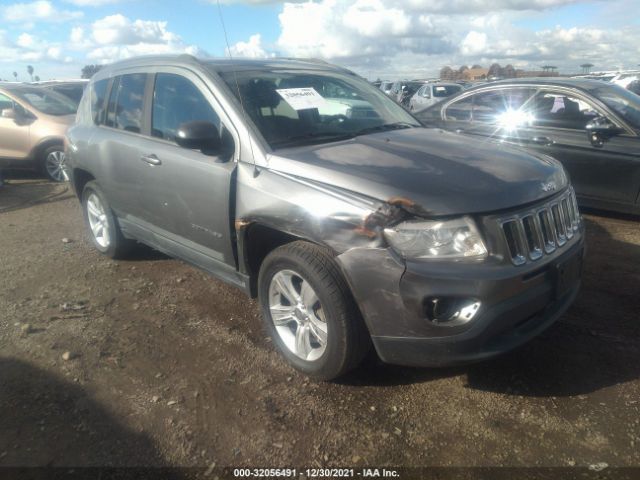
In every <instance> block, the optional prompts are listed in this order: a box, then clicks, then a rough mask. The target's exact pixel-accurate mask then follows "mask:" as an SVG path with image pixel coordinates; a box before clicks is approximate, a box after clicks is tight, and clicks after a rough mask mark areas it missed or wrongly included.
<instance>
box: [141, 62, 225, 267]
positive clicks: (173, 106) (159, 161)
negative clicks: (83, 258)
mask: <svg viewBox="0 0 640 480" xmlns="http://www.w3.org/2000/svg"><path fill="white" fill-rule="evenodd" d="M149 103H150V109H151V112H150V113H151V115H150V136H148V137H145V138H144V139H142V140H141V142H140V143H139V147H140V153H141V158H142V161H140V162H139V163H141V164H143V172H144V174H143V177H142V183H143V185H142V188H141V190H140V195H141V198H140V201H141V206H142V208H143V211H144V215H145V216H146V217H147V218H150V219H152V220H151V221H152V223H153V224H154V225H155V227H157V229H158V233H159V234H161V235H165V236H166V237H167V239H168V240H169V241H172V242H178V243H180V244H181V246H182V247H186V248H189V249H192V250H198V251H199V252H200V253H202V254H204V255H207V256H209V257H212V258H214V259H216V260H218V261H221V262H224V263H226V264H229V265H231V264H234V263H235V259H234V255H233V249H232V228H233V227H232V222H233V220H232V215H231V211H230V196H231V182H232V175H233V172H234V170H235V162H234V161H233V159H232V158H230V155H228V154H227V155H223V154H222V153H220V155H216V154H211V155H209V154H207V155H205V154H204V153H202V152H199V151H196V150H190V149H186V148H182V147H180V146H178V145H177V143H176V142H175V137H176V133H177V130H178V128H179V126H180V125H182V124H183V123H186V122H192V121H207V122H210V123H212V124H213V125H215V127H216V128H217V129H218V130H219V132H220V133H221V134H222V130H223V129H225V128H227V127H226V126H225V123H224V122H223V121H222V120H221V115H219V114H218V113H217V112H219V111H221V110H220V109H219V108H217V103H216V101H215V98H214V96H213V95H212V93H211V92H210V91H209V90H208V88H207V87H206V85H205V84H204V83H203V82H202V81H201V80H200V79H199V77H197V76H195V75H193V74H191V73H190V72H187V71H182V70H180V69H169V70H167V71H159V72H157V73H156V75H155V82H154V85H153V94H152V98H151V100H150V102H149ZM145 159H146V160H145ZM145 163H146V164H145Z"/></svg>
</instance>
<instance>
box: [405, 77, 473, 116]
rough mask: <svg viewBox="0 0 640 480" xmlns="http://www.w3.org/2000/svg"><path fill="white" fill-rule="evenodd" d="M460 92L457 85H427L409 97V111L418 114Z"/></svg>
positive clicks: (460, 88) (459, 87)
mask: <svg viewBox="0 0 640 480" xmlns="http://www.w3.org/2000/svg"><path fill="white" fill-rule="evenodd" d="M460 91H462V85H458V84H457V83H427V84H425V85H423V86H422V87H421V88H420V89H419V90H418V91H417V92H416V93H415V95H413V97H411V100H410V101H409V110H411V111H412V112H419V111H420V110H424V109H425V108H428V107H430V106H431V105H435V104H436V103H438V102H439V101H440V100H444V99H445V98H447V97H450V96H451V95H453V94H456V93H458V92H460Z"/></svg>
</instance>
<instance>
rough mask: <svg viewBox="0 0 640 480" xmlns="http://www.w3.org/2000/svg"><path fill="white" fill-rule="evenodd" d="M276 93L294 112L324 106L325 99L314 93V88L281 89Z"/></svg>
mask: <svg viewBox="0 0 640 480" xmlns="http://www.w3.org/2000/svg"><path fill="white" fill-rule="evenodd" d="M276 92H278V95H280V96H281V97H282V98H283V99H284V101H285V102H287V103H288V104H289V105H291V108H293V109H294V110H306V109H308V108H322V107H324V106H325V105H326V101H325V99H324V98H323V97H322V95H320V94H319V93H318V92H316V90H315V88H311V87H309V88H282V89H280V90H276Z"/></svg>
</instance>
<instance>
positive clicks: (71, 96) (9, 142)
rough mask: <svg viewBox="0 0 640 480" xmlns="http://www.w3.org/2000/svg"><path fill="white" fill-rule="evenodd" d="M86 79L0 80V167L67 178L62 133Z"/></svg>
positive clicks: (54, 178)
mask: <svg viewBox="0 0 640 480" xmlns="http://www.w3.org/2000/svg"><path fill="white" fill-rule="evenodd" d="M87 82H88V80H73V81H47V82H34V83H32V84H29V83H18V82H6V83H0V168H3V167H4V168H28V169H33V170H37V171H40V172H41V173H43V174H44V175H46V176H47V177H48V178H50V179H51V180H54V181H57V182H61V181H65V180H67V174H66V172H65V168H64V164H65V154H64V135H65V132H66V129H67V127H68V126H69V125H70V124H71V123H73V120H74V118H75V114H76V111H77V109H78V103H79V102H80V98H81V97H82V93H83V90H84V87H85V86H86V84H87Z"/></svg>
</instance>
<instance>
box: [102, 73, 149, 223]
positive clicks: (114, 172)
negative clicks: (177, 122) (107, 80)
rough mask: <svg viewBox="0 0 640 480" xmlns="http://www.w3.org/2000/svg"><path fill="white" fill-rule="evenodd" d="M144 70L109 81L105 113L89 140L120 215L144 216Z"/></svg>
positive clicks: (110, 195) (115, 208) (112, 200)
mask: <svg viewBox="0 0 640 480" xmlns="http://www.w3.org/2000/svg"><path fill="white" fill-rule="evenodd" d="M147 78H148V76H147V74H146V73H135V72H132V73H126V74H122V75H118V76H116V77H115V78H114V79H113V80H112V81H111V88H110V93H109V97H108V103H107V109H106V115H104V117H103V118H100V119H99V122H98V123H99V124H100V125H101V126H100V128H97V129H96V131H95V133H94V137H93V138H92V140H91V143H92V144H93V146H94V147H93V148H94V149H95V155H96V157H97V158H100V161H101V162H100V165H99V168H100V176H99V178H98V181H99V182H100V185H101V186H102V188H103V189H104V191H105V193H106V194H107V198H108V199H109V202H110V203H111V206H112V208H113V209H114V210H115V211H116V213H117V214H118V216H119V217H123V218H129V217H133V218H142V219H145V220H150V219H149V218H147V217H146V216H145V212H144V210H143V207H142V204H141V202H140V199H141V191H142V189H143V188H144V183H143V182H144V173H145V171H144V170H143V168H142V167H143V165H142V163H141V162H140V157H141V155H142V153H141V150H140V147H141V141H142V140H143V138H144V137H143V134H144V132H145V131H146V130H148V125H146V124H145V119H144V116H143V109H144V98H145V89H146V88H147V81H148V80H147Z"/></svg>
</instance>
